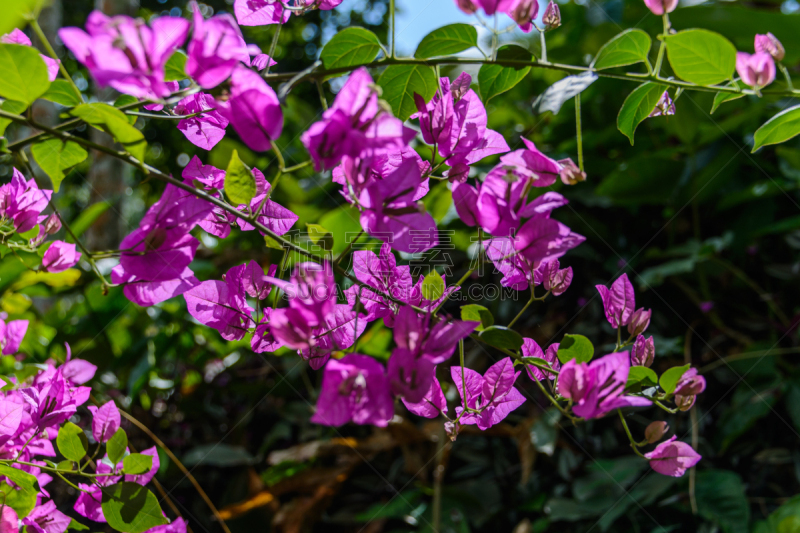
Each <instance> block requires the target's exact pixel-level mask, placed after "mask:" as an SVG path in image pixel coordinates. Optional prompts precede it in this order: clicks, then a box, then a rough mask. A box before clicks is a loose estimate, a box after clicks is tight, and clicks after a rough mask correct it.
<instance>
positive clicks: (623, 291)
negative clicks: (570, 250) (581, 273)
mask: <svg viewBox="0 0 800 533" xmlns="http://www.w3.org/2000/svg"><path fill="white" fill-rule="evenodd" d="M595 288H596V289H597V292H599V293H600V298H601V299H602V300H603V310H604V311H605V314H606V320H608V323H609V324H611V327H612V328H619V327H622V326H625V325H627V324H628V323H629V322H630V321H631V317H632V316H633V311H634V309H635V308H636V296H635V294H634V293H633V285H632V284H631V282H630V280H628V275H627V274H623V275H621V276H620V277H619V278H617V280H616V281H615V282H614V283H612V284H611V288H610V289H609V288H608V287H606V286H605V285H595Z"/></svg>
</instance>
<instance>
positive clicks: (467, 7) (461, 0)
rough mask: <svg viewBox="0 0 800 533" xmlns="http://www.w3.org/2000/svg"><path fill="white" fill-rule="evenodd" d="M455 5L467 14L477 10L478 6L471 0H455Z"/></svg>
mask: <svg viewBox="0 0 800 533" xmlns="http://www.w3.org/2000/svg"><path fill="white" fill-rule="evenodd" d="M456 5H457V6H458V9H460V10H461V11H463V12H464V13H466V14H467V15H472V14H473V13H475V12H476V11H477V10H478V6H476V5H475V4H474V3H473V2H472V0H456Z"/></svg>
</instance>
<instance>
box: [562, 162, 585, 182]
mask: <svg viewBox="0 0 800 533" xmlns="http://www.w3.org/2000/svg"><path fill="white" fill-rule="evenodd" d="M558 164H559V165H561V172H560V173H559V176H560V177H561V183H563V184H564V185H575V184H576V183H580V182H582V181H586V172H584V171H582V170H581V169H580V168H579V167H578V165H576V164H575V162H574V161H573V160H572V159H569V158H567V159H560V160H559V161H558Z"/></svg>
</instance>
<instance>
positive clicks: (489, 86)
mask: <svg viewBox="0 0 800 533" xmlns="http://www.w3.org/2000/svg"><path fill="white" fill-rule="evenodd" d="M532 57H533V56H532V55H531V53H530V52H528V51H527V50H525V49H524V48H522V47H521V46H517V45H513V44H510V45H507V46H503V47H501V48H500V49H499V50H498V51H497V59H498V61H503V60H505V61H530V60H531V59H532ZM530 71H531V67H530V66H508V67H504V66H501V65H497V64H489V63H486V64H484V65H482V66H481V69H480V70H479V71H478V85H479V86H480V88H481V98H483V102H484V103H487V102H488V101H489V100H491V99H492V98H494V97H495V96H497V95H498V94H503V93H504V92H506V91H508V90H511V89H512V88H513V87H514V86H515V85H516V84H518V83H519V82H521V81H522V80H523V79H525V76H527V75H528V72H530Z"/></svg>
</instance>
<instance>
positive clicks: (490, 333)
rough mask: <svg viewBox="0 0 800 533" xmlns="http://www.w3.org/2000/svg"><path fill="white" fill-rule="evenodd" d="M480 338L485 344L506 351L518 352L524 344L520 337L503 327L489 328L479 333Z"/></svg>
mask: <svg viewBox="0 0 800 533" xmlns="http://www.w3.org/2000/svg"><path fill="white" fill-rule="evenodd" d="M480 337H481V339H482V340H483V342H485V343H486V344H488V345H490V346H494V347H495V348H505V349H506V350H519V349H520V348H522V344H523V342H524V340H523V338H522V335H520V334H519V333H517V332H516V331H514V330H513V329H508V328H507V327H505V326H490V327H488V328H486V329H484V330H483V331H481V332H480Z"/></svg>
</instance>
